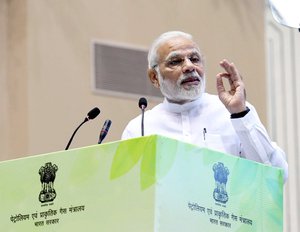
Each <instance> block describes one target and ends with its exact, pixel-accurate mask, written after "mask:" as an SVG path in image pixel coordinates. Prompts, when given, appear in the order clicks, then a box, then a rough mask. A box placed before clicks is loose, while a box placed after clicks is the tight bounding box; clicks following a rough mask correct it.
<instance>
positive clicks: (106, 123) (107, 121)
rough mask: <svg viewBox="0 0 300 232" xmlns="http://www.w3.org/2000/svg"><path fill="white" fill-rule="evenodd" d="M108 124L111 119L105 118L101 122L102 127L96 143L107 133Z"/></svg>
mask: <svg viewBox="0 0 300 232" xmlns="http://www.w3.org/2000/svg"><path fill="white" fill-rule="evenodd" d="M110 126H111V120H109V119H107V120H105V122H104V124H103V127H102V129H101V131H100V135H99V140H98V144H101V143H102V141H103V140H104V138H105V136H106V135H107V133H108V130H109V128H110Z"/></svg>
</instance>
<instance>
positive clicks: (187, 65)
mask: <svg viewBox="0 0 300 232" xmlns="http://www.w3.org/2000/svg"><path fill="white" fill-rule="evenodd" d="M194 70H195V65H194V64H193V62H192V61H191V60H190V59H188V58H186V59H185V60H184V63H183V66H182V72H183V73H185V72H193V71H194Z"/></svg>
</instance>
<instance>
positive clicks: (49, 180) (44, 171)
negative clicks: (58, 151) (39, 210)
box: [39, 162, 58, 203]
mask: <svg viewBox="0 0 300 232" xmlns="http://www.w3.org/2000/svg"><path fill="white" fill-rule="evenodd" d="M57 170H58V167H57V166H56V165H55V164H52V163H51V162H48V163H46V164H45V166H42V167H41V168H40V170H39V174H40V180H41V184H42V190H41V192H40V195H39V200H40V202H41V203H45V202H50V201H53V200H54V199H55V197H56V192H55V189H54V184H53V183H54V180H55V176H56V172H57Z"/></svg>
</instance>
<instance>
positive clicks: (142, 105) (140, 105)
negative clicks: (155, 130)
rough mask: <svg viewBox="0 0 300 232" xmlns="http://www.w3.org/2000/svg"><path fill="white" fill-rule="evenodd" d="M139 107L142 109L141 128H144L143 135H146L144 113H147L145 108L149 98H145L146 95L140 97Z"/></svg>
mask: <svg viewBox="0 0 300 232" xmlns="http://www.w3.org/2000/svg"><path fill="white" fill-rule="evenodd" d="M139 107H140V109H141V110H142V122H141V130H142V136H144V113H145V109H146V108H147V99H146V98H144V97H141V98H140V100H139Z"/></svg>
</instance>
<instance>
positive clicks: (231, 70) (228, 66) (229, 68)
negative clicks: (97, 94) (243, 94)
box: [220, 59, 241, 81]
mask: <svg viewBox="0 0 300 232" xmlns="http://www.w3.org/2000/svg"><path fill="white" fill-rule="evenodd" d="M220 66H221V67H222V68H224V69H225V71H226V72H227V73H228V74H229V75H230V78H231V79H232V81H239V80H241V77H240V75H239V72H238V70H237V68H236V67H235V65H234V63H229V62H228V61H227V60H225V59H224V60H222V61H221V62H220Z"/></svg>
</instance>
